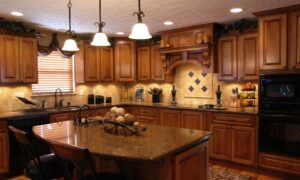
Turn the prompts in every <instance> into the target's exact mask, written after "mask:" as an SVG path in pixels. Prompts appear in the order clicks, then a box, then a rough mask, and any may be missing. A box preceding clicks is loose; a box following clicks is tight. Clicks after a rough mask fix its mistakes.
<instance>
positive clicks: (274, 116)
mask: <svg viewBox="0 0 300 180" xmlns="http://www.w3.org/2000/svg"><path fill="white" fill-rule="evenodd" d="M260 117H261V118H289V119H298V118H299V116H297V115H286V114H261V115H260Z"/></svg>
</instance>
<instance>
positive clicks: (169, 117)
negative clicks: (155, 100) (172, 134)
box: [160, 109, 181, 127]
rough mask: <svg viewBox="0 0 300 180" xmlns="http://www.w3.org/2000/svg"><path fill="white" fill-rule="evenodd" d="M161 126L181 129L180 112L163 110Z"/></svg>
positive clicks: (161, 111) (161, 112)
mask: <svg viewBox="0 0 300 180" xmlns="http://www.w3.org/2000/svg"><path fill="white" fill-rule="evenodd" d="M160 124H161V125H164V126H170V127H180V126H181V120H180V112H179V111H177V110H170V109H161V110H160Z"/></svg>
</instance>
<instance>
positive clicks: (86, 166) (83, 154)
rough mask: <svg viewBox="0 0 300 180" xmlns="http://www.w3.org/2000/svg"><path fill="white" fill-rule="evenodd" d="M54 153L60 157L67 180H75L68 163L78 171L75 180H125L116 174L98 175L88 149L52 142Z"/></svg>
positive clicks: (104, 173) (102, 173) (103, 173)
mask: <svg viewBox="0 0 300 180" xmlns="http://www.w3.org/2000/svg"><path fill="white" fill-rule="evenodd" d="M50 145H51V147H52V150H53V152H54V153H55V155H56V156H57V157H58V159H59V162H60V163H61V166H62V167H63V169H64V173H65V179H66V180H71V179H74V175H73V172H74V171H70V170H69V169H68V168H67V167H68V163H70V162H71V163H72V164H73V166H74V167H75V169H76V178H75V179H88V180H91V179H93V180H125V179H124V178H123V177H122V176H120V175H119V174H115V173H109V172H101V173H96V171H95V167H94V164H93V161H92V158H91V154H90V152H89V150H88V149H83V148H79V147H75V146H70V145H66V144H61V143H56V142H50Z"/></svg>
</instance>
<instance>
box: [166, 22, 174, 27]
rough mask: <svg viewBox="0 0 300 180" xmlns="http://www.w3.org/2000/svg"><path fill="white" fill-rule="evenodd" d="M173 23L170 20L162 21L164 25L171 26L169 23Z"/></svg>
mask: <svg viewBox="0 0 300 180" xmlns="http://www.w3.org/2000/svg"><path fill="white" fill-rule="evenodd" d="M173 24H174V23H173V22H172V21H166V22H164V25H166V26H171V25H173Z"/></svg>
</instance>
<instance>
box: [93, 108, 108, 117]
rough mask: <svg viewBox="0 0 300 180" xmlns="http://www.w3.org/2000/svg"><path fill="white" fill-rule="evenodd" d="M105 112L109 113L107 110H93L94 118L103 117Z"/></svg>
mask: <svg viewBox="0 0 300 180" xmlns="http://www.w3.org/2000/svg"><path fill="white" fill-rule="evenodd" d="M107 112H109V109H97V110H95V116H104V115H105V114H106V113H107Z"/></svg>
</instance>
